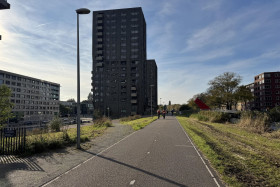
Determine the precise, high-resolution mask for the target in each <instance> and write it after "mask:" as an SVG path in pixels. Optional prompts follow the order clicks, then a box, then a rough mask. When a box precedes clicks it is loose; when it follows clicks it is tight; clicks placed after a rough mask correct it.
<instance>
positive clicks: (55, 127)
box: [50, 117, 62, 132]
mask: <svg viewBox="0 0 280 187" xmlns="http://www.w3.org/2000/svg"><path fill="white" fill-rule="evenodd" d="M61 126H62V121H61V119H59V118H58V117H56V118H54V119H53V120H52V121H51V122H50V128H51V130H52V131H55V132H59V131H60V127H61Z"/></svg>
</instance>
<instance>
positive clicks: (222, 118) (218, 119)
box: [190, 111, 230, 123]
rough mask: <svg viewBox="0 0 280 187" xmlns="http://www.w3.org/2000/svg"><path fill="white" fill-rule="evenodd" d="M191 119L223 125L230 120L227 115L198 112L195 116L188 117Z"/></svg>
mask: <svg viewBox="0 0 280 187" xmlns="http://www.w3.org/2000/svg"><path fill="white" fill-rule="evenodd" d="M190 117H192V118H197V119H198V120H200V121H210V122H214V123H223V122H227V121H229V120H230V115H229V114H228V113H223V112H217V111H200V112H198V113H197V114H192V115H190Z"/></svg>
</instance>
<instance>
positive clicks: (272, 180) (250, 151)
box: [177, 117, 280, 186]
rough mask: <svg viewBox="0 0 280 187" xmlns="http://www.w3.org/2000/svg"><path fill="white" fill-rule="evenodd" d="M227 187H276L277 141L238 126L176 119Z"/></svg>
mask: <svg viewBox="0 0 280 187" xmlns="http://www.w3.org/2000/svg"><path fill="white" fill-rule="evenodd" d="M177 118H178V120H179V122H180V123H181V125H182V126H183V128H184V129H185V130H186V131H187V133H188V134H189V135H190V137H191V138H192V140H193V141H194V143H195V144H196V145H197V146H198V148H199V149H200V151H202V152H203V154H204V155H205V156H206V157H207V159H209V161H210V162H211V164H212V165H213V167H214V168H215V169H216V170H217V171H218V172H219V173H220V174H221V176H222V179H223V180H224V181H225V182H226V183H227V184H228V185H229V186H279V184H280V182H279V177H280V140H279V139H272V138H271V137H266V136H265V135H268V136H270V135H272V134H274V135H275V136H277V135H280V133H279V132H273V133H270V134H268V133H265V134H257V133H253V132H249V131H247V130H244V128H241V127H240V126H233V125H226V124H220V123H210V122H199V121H196V120H194V119H191V118H185V117H177Z"/></svg>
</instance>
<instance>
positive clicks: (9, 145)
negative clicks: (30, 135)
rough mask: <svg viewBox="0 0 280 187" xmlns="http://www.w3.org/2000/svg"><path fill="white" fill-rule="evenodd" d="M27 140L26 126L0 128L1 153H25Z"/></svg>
mask: <svg viewBox="0 0 280 187" xmlns="http://www.w3.org/2000/svg"><path fill="white" fill-rule="evenodd" d="M25 142H26V128H12V127H11V128H3V129H0V155H10V154H20V153H23V152H24V151H25Z"/></svg>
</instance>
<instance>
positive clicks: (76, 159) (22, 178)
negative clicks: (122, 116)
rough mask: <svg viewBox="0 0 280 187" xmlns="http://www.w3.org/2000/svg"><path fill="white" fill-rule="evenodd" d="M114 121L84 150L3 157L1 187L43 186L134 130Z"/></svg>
mask: <svg viewBox="0 0 280 187" xmlns="http://www.w3.org/2000/svg"><path fill="white" fill-rule="evenodd" d="M113 124H114V127H110V128H108V129H107V130H106V132H105V134H104V135H103V136H100V137H97V138H96V139H94V140H92V141H91V142H88V143H86V146H91V147H90V148H89V149H87V150H84V151H83V150H77V149H76V148H75V146H73V147H68V148H65V149H61V150H55V151H53V152H49V153H42V154H38V155H34V156H32V157H28V158H17V157H15V156H0V186H1V187H6V186H20V187H22V186H23V187H24V186H26V187H27V186H28V187H29V186H40V185H42V184H44V183H46V182H48V181H50V180H52V179H54V178H55V177H57V176H58V175H60V174H61V173H64V172H66V171H68V170H69V169H71V168H73V167H75V166H77V165H78V164H80V163H82V162H83V161H85V160H87V159H88V158H90V157H92V154H90V153H89V152H97V153H98V152H101V151H102V150H104V149H106V148H107V147H109V146H111V145H112V144H114V143H115V142H118V141H119V140H121V139H122V138H124V137H125V136H127V135H129V134H131V133H132V132H133V129H132V128H131V127H130V126H128V125H121V124H119V121H117V120H113Z"/></svg>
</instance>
